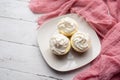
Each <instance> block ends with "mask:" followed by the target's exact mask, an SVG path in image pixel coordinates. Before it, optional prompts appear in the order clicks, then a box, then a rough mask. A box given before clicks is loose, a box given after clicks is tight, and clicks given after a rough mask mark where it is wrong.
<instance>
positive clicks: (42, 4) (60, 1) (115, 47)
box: [30, 0, 120, 80]
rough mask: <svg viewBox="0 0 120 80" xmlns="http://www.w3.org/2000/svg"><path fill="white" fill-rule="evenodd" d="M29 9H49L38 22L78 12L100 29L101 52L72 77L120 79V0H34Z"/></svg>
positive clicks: (96, 79) (87, 79)
mask: <svg viewBox="0 0 120 80" xmlns="http://www.w3.org/2000/svg"><path fill="white" fill-rule="evenodd" d="M30 9H31V10H32V11H33V12H34V13H46V15H44V16H42V17H40V18H39V19H38V24H39V25H41V24H42V23H43V22H44V21H46V20H48V19H50V18H53V17H57V16H60V15H64V14H67V13H76V14H78V15H80V16H83V17H84V18H85V20H86V21H87V22H88V23H89V24H90V25H91V27H92V28H93V29H94V30H95V31H96V32H97V34H98V36H99V38H100V39H101V43H102V50H101V53H100V55H99V56H98V57H97V58H96V59H95V60H94V61H93V62H91V66H90V67H89V68H88V69H86V70H85V71H83V72H80V73H79V74H77V75H76V76H75V77H74V78H73V80H120V50H119V49H120V35H119V34H120V22H119V21H120V0H31V1H30Z"/></svg>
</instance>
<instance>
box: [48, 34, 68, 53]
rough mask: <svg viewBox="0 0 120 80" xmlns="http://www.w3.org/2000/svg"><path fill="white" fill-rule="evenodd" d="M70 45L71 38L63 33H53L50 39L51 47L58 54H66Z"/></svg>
mask: <svg viewBox="0 0 120 80" xmlns="http://www.w3.org/2000/svg"><path fill="white" fill-rule="evenodd" d="M68 46H69V39H68V38H67V37H65V36H64V35H62V34H56V35H53V36H52V37H51V39H50V49H51V51H52V52H53V53H55V54H57V55H63V54H65V53H66V49H67V47H68Z"/></svg>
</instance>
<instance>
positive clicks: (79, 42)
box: [72, 32, 90, 52]
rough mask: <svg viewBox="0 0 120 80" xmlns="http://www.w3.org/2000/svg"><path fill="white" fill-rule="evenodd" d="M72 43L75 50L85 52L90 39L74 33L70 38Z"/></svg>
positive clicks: (84, 34) (82, 34) (86, 35)
mask: <svg viewBox="0 0 120 80" xmlns="http://www.w3.org/2000/svg"><path fill="white" fill-rule="evenodd" d="M72 41H73V45H74V46H75V48H76V49H77V50H78V51H80V52H84V51H86V50H87V49H88V48H89V45H90V38H89V36H88V34H86V33H81V32H77V33H75V34H74V35H73V37H72Z"/></svg>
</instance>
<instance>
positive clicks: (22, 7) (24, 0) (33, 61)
mask: <svg viewBox="0 0 120 80" xmlns="http://www.w3.org/2000/svg"><path fill="white" fill-rule="evenodd" d="M28 4H29V0H0V80H72V78H73V77H74V76H75V75H76V74H77V73H78V72H80V71H81V70H83V69H85V68H86V67H87V66H85V67H83V68H80V69H77V70H74V71H70V72H65V73H61V72H57V71H54V70H53V69H51V68H50V67H49V66H48V65H47V64H46V62H45V61H44V59H43V57H42V55H41V53H40V50H39V47H38V44H37V40H36V36H37V30H36V28H37V26H38V25H37V23H36V20H37V18H38V16H41V15H35V14H33V13H32V12H31V11H30V10H29V8H28Z"/></svg>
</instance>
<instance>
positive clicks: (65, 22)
mask: <svg viewBox="0 0 120 80" xmlns="http://www.w3.org/2000/svg"><path fill="white" fill-rule="evenodd" d="M57 26H58V29H59V30H60V31H61V30H62V31H63V32H65V33H71V32H73V31H74V30H75V29H76V28H77V26H78V25H77V22H76V21H75V20H74V19H72V18H70V17H65V18H62V19H61V20H60V21H59V22H58V24H57Z"/></svg>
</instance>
